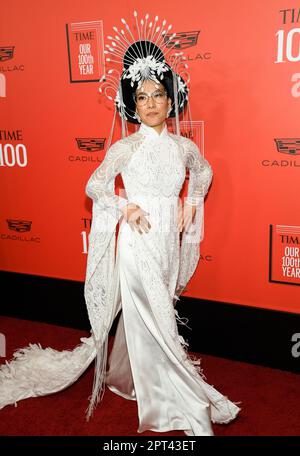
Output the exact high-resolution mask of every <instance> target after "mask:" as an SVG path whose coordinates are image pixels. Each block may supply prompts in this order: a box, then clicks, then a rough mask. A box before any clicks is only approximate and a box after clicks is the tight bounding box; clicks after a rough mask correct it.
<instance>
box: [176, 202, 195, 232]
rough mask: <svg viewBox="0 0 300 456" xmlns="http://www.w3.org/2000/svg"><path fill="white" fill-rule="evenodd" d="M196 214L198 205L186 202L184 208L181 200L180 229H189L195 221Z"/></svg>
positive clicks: (179, 212) (179, 208)
mask: <svg viewBox="0 0 300 456" xmlns="http://www.w3.org/2000/svg"><path fill="white" fill-rule="evenodd" d="M195 215H196V206H192V205H191V204H187V203H186V204H185V205H184V207H183V209H182V204H181V202H180V203H179V205H178V228H179V231H180V232H181V231H183V230H185V231H187V230H188V229H189V227H190V226H191V224H192V223H193V222H194V218H195Z"/></svg>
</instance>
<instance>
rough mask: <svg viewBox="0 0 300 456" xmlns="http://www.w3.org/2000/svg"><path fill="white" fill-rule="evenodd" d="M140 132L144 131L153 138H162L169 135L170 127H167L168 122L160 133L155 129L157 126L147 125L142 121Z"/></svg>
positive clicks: (143, 132) (144, 133)
mask: <svg viewBox="0 0 300 456" xmlns="http://www.w3.org/2000/svg"><path fill="white" fill-rule="evenodd" d="M139 132H140V133H142V134H143V135H145V136H148V137H151V138H157V139H160V138H164V137H165V136H167V135H168V128H167V124H165V126H164V128H163V130H162V132H161V133H158V132H157V131H156V130H155V128H153V127H149V126H148V125H146V124H144V123H143V122H141V126H140V128H139Z"/></svg>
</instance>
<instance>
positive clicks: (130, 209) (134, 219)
mask: <svg viewBox="0 0 300 456" xmlns="http://www.w3.org/2000/svg"><path fill="white" fill-rule="evenodd" d="M122 212H123V215H124V218H125V221H126V222H127V223H129V225H130V228H131V229H132V231H134V230H137V231H138V232H139V233H140V234H142V233H143V232H142V230H144V232H145V233H148V231H149V229H150V228H151V225H150V223H149V222H148V220H147V219H146V217H145V215H149V212H146V211H144V210H143V209H142V208H141V207H140V206H138V205H137V204H135V203H129V204H127V205H126V206H124V207H123V208H122Z"/></svg>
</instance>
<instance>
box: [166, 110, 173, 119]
mask: <svg viewBox="0 0 300 456" xmlns="http://www.w3.org/2000/svg"><path fill="white" fill-rule="evenodd" d="M171 111H172V108H169V109H168V112H167V118H168V117H169V115H170V114H171Z"/></svg>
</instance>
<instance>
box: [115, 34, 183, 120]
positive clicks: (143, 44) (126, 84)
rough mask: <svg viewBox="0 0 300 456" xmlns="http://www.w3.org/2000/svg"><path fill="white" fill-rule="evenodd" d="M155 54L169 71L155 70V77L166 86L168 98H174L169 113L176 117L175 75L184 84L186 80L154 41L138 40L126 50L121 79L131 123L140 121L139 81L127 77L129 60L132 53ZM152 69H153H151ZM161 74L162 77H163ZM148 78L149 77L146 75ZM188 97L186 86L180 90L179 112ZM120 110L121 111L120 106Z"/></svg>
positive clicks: (151, 77)
mask: <svg viewBox="0 0 300 456" xmlns="http://www.w3.org/2000/svg"><path fill="white" fill-rule="evenodd" d="M150 54H152V55H155V59H156V60H158V61H160V62H163V63H164V65H165V67H166V68H167V71H164V72H163V73H161V74H157V72H155V73H154V74H155V77H156V79H157V80H158V81H159V82H160V83H161V84H162V85H163V86H164V88H165V90H166V92H167V95H168V98H171V100H172V110H171V112H170V114H169V117H175V115H176V113H175V102H174V88H173V76H174V77H176V78H178V79H179V80H180V82H181V83H182V84H184V80H183V79H182V78H181V76H179V75H178V74H177V73H174V72H173V71H172V69H171V67H170V66H169V65H168V64H167V63H166V61H165V59H164V55H163V53H162V51H161V50H160V49H159V48H158V47H157V46H156V45H155V44H154V43H152V42H150V41H137V42H135V43H133V44H132V45H131V46H130V47H129V48H128V49H127V51H126V53H125V55H124V61H123V64H124V71H123V74H122V75H121V80H120V86H121V87H120V88H121V92H122V97H123V103H124V105H125V107H124V109H125V115H126V118H127V120H128V122H131V123H135V124H137V123H139V122H138V121H137V119H135V101H134V94H135V92H136V90H137V87H138V82H137V81H132V80H131V78H128V77H126V76H127V75H128V68H129V66H130V64H129V63H128V62H130V61H132V55H144V56H145V57H146V56H147V55H150ZM151 71H152V70H151ZM161 76H163V77H162V79H161ZM145 79H147V77H145ZM148 79H152V80H153V75H151V73H150V74H149V78H148ZM187 97H188V88H187V87H186V86H185V88H184V90H183V91H180V92H178V99H177V102H178V112H179V113H180V112H181V111H182V110H183V109H184V107H185V105H186V103H187ZM118 110H119V111H120V109H119V107H118Z"/></svg>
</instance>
